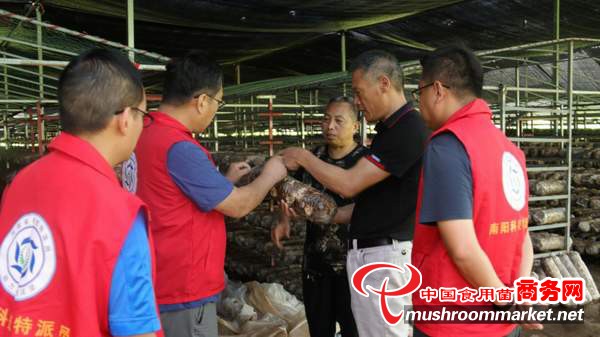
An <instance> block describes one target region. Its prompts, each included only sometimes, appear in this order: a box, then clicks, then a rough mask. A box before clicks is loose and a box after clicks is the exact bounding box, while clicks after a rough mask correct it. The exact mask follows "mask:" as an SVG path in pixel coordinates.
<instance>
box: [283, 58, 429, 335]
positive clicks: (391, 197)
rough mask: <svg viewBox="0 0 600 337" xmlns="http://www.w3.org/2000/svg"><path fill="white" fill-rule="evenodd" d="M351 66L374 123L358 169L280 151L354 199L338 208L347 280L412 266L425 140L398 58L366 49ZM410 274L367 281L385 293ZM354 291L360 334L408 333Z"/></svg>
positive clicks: (400, 302) (290, 163)
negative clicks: (375, 266)
mask: <svg viewBox="0 0 600 337" xmlns="http://www.w3.org/2000/svg"><path fill="white" fill-rule="evenodd" d="M353 68H354V69H353V73H352V87H353V90H354V94H355V102H356V104H357V105H358V107H359V109H360V110H361V111H363V113H364V115H365V118H366V120H367V121H368V122H370V123H375V122H377V126H376V130H377V135H376V136H375V138H374V139H373V142H372V145H371V152H372V153H371V154H370V155H368V156H366V157H363V158H362V159H360V160H359V161H358V163H357V164H356V165H355V166H354V167H352V168H350V169H342V168H339V167H336V166H335V165H331V164H328V163H326V162H324V161H321V160H319V158H317V157H316V156H314V155H313V154H312V153H310V152H309V151H307V150H303V149H300V148H288V149H286V150H284V151H283V152H282V155H283V156H284V161H285V163H286V166H287V167H288V169H291V170H295V169H297V168H298V167H299V166H302V167H304V169H305V170H306V171H307V172H309V173H310V174H311V175H312V176H313V177H314V178H315V179H317V180H318V181H319V182H320V183H321V184H322V185H323V186H325V187H326V188H327V189H329V190H331V191H333V192H335V193H338V194H340V195H341V196H342V197H344V198H352V197H355V199H356V203H355V205H349V206H345V207H342V208H340V209H339V210H338V214H336V219H335V221H337V222H348V221H349V222H350V231H349V237H350V239H351V240H350V242H349V252H348V258H347V270H348V276H349V277H351V276H352V274H353V273H354V271H356V270H357V269H358V268H360V267H361V266H364V265H366V264H369V263H373V262H388V263H393V264H396V265H400V266H402V265H404V263H410V252H411V249H412V243H411V241H410V240H412V233H413V227H414V221H415V219H414V217H415V209H416V200H417V187H418V179H419V171H420V166H421V156H422V154H423V149H424V145H425V141H426V139H427V136H428V131H427V128H426V127H425V124H424V123H423V120H422V119H421V117H420V116H419V114H418V112H416V111H415V110H414V109H413V107H412V105H411V104H410V103H407V101H406V98H405V96H404V91H403V83H402V82H403V80H402V68H401V67H400V65H399V64H398V61H397V60H396V58H395V57H394V56H393V55H391V54H389V53H387V52H384V51H378V50H374V51H368V52H366V53H363V54H362V55H360V56H359V57H358V58H357V59H356V60H355V62H354V64H353ZM409 276H410V275H409V273H408V272H406V273H399V272H388V271H387V270H380V271H377V272H375V273H372V274H370V275H369V276H367V279H366V280H365V282H364V284H365V285H371V286H373V287H375V288H380V287H381V284H382V282H383V280H384V279H385V278H386V277H387V278H389V281H388V285H387V289H397V288H400V287H402V286H404V285H405V284H406V283H407V282H408V277H409ZM351 294H352V312H353V314H354V317H355V320H356V325H357V327H358V331H359V335H360V336H361V337H368V336H374V337H375V336H377V337H379V336H407V334H408V325H406V324H403V323H402V322H401V323H400V324H398V325H397V326H390V325H388V324H387V323H386V322H385V321H384V320H383V318H382V317H381V310H380V303H379V300H380V299H379V297H378V296H376V295H375V294H371V295H370V296H369V297H364V296H361V295H360V294H358V293H357V292H355V291H351ZM410 303H411V302H410V297H409V296H405V297H402V298H393V299H390V300H389V301H388V306H389V308H390V310H391V311H392V313H394V314H398V313H399V311H400V310H401V309H402V308H403V306H405V305H410Z"/></svg>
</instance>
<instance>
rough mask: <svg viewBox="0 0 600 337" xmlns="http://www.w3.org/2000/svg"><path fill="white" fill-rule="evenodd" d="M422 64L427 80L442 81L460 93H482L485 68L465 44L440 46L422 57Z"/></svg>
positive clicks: (479, 94)
mask: <svg viewBox="0 0 600 337" xmlns="http://www.w3.org/2000/svg"><path fill="white" fill-rule="evenodd" d="M421 66H422V67H423V75H422V78H423V80H424V81H426V82H432V81H436V80H437V81H440V82H442V83H443V84H445V85H447V86H449V87H450V89H451V90H454V91H455V92H456V93H458V94H459V95H468V94H470V95H475V97H481V95H482V92H483V69H482V68H481V64H480V63H479V60H478V59H477V57H476V56H475V54H474V53H473V51H471V50H470V49H468V48H467V47H465V46H462V45H451V46H447V47H442V48H438V49H436V50H434V51H433V52H431V53H430V54H428V55H426V56H425V57H423V58H422V59H421Z"/></svg>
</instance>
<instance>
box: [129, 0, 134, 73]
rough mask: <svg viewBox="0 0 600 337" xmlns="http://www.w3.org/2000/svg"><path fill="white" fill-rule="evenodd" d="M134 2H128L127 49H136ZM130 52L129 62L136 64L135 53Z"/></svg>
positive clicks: (131, 0) (130, 0)
mask: <svg viewBox="0 0 600 337" xmlns="http://www.w3.org/2000/svg"><path fill="white" fill-rule="evenodd" d="M134 12H135V11H134V5H133V0H127V47H129V48H132V49H133V48H135V31H134V29H135V25H134V23H135V18H134ZM132 49H130V50H129V60H130V61H131V62H135V53H134V52H133V50H132Z"/></svg>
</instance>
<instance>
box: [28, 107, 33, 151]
mask: <svg viewBox="0 0 600 337" xmlns="http://www.w3.org/2000/svg"><path fill="white" fill-rule="evenodd" d="M27 112H29V128H30V130H29V134H30V135H31V137H30V138H31V153H35V135H34V134H33V111H32V109H31V107H29V108H27Z"/></svg>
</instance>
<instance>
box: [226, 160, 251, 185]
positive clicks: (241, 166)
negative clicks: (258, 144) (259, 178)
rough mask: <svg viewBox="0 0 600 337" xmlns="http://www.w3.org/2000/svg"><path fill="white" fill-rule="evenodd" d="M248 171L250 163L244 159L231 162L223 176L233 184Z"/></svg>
mask: <svg viewBox="0 0 600 337" xmlns="http://www.w3.org/2000/svg"><path fill="white" fill-rule="evenodd" d="M248 172H250V165H248V163H246V162H245V161H240V162H235V163H231V164H229V168H228V169H227V173H225V178H227V179H228V180H229V181H231V182H232V183H234V184H235V183H237V182H238V180H240V178H241V177H243V176H244V175H245V174H246V173H248Z"/></svg>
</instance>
